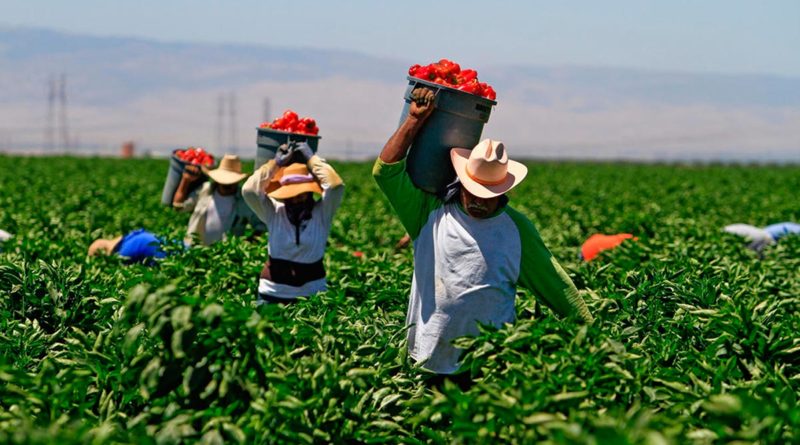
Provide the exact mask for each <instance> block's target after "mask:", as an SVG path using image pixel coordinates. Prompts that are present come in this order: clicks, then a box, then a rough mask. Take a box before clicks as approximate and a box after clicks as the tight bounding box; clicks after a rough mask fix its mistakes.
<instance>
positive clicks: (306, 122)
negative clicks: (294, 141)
mask: <svg viewBox="0 0 800 445" xmlns="http://www.w3.org/2000/svg"><path fill="white" fill-rule="evenodd" d="M260 127H261V128H272V129H273V130H281V131H288V132H289V133H302V134H311V135H316V134H318V133H319V127H317V121H315V120H314V119H312V118H310V117H304V118H302V119H300V117H299V116H298V115H297V113H295V112H294V111H292V110H286V111H284V112H283V116H281V117H279V118H277V119H275V120H274V121H272V122H271V123H270V122H263V123H262V124H261V125H260Z"/></svg>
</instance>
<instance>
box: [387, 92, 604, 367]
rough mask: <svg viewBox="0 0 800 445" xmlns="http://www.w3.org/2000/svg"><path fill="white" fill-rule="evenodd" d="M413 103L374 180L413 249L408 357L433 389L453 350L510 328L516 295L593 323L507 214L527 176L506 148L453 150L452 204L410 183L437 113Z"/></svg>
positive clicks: (534, 241)
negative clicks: (484, 327) (423, 132)
mask: <svg viewBox="0 0 800 445" xmlns="http://www.w3.org/2000/svg"><path fill="white" fill-rule="evenodd" d="M411 98H412V103H411V105H410V107H409V109H408V115H407V116H406V117H405V119H404V120H403V122H402V124H401V125H400V127H399V128H398V129H397V130H396V131H395V132H394V134H393V135H392V136H391V137H390V138H389V140H388V141H387V142H386V145H385V146H384V147H383V150H382V151H381V153H380V156H379V157H378V159H377V160H376V161H375V165H374V167H373V170H372V172H373V176H374V177H375V181H376V182H377V183H378V186H379V187H380V189H381V190H382V191H383V193H384V194H385V195H386V197H387V198H388V199H389V202H390V203H391V205H392V207H393V208H394V210H395V212H396V213H397V215H398V217H399V219H400V222H401V223H402V224H403V226H404V227H405V229H406V231H407V232H408V234H409V235H410V236H411V238H412V239H413V240H414V275H413V279H412V283H411V298H410V300H409V307H408V315H407V318H406V320H407V324H408V326H409V328H408V331H407V338H408V349H409V355H410V356H411V357H412V358H413V359H414V360H415V361H417V362H418V363H420V364H422V366H423V367H424V368H425V369H428V370H430V371H432V372H434V373H436V374H438V375H439V376H437V377H434V380H436V379H440V378H445V377H444V376H446V375H450V374H454V373H456V371H458V369H459V366H460V364H459V357H460V355H461V350H460V349H459V348H457V347H456V346H454V345H453V344H452V340H454V339H456V338H458V337H462V336H465V335H477V334H478V333H479V329H478V326H479V324H481V323H483V324H489V325H492V326H496V327H500V326H502V325H503V324H504V323H511V322H513V321H514V318H515V315H516V312H515V308H514V302H515V298H516V289H517V286H518V285H521V286H523V287H526V288H528V289H530V290H531V291H532V292H533V294H534V295H535V296H536V297H537V298H538V299H540V300H542V301H544V302H546V303H547V304H548V306H550V307H551V308H553V309H554V310H555V311H556V312H557V313H559V314H561V315H569V314H575V315H577V316H578V317H580V318H581V319H583V320H584V321H586V322H589V323H591V322H592V321H593V317H592V315H591V314H590V313H589V309H588V308H587V307H586V304H585V303H584V301H583V299H582V298H581V297H580V295H579V294H578V290H577V289H576V288H575V285H574V284H573V282H572V280H571V279H570V278H569V276H568V275H567V273H566V272H565V271H564V269H563V268H562V267H561V266H560V265H559V264H558V261H556V259H555V258H554V257H553V255H552V254H551V253H550V251H549V250H548V249H547V247H546V246H545V245H544V242H543V241H542V238H541V236H540V235H539V232H538V231H537V230H536V227H535V226H534V225H533V223H532V222H531V221H530V220H529V219H528V218H526V217H525V216H524V215H522V214H521V213H520V212H518V211H516V210H514V209H513V208H511V207H510V206H509V205H508V198H507V196H506V193H507V192H508V191H509V190H511V189H512V188H514V187H516V186H517V185H519V184H520V183H521V182H522V180H523V179H524V178H525V176H526V174H527V170H528V169H527V167H525V166H524V165H523V164H521V163H519V162H515V161H512V160H510V159H509V156H508V151H507V149H506V147H505V145H504V144H503V143H502V142H500V141H496V140H491V139H485V140H483V141H481V142H480V143H478V144H477V145H475V146H474V147H469V148H456V147H454V148H451V149H450V150H449V155H448V156H449V163H450V167H451V168H453V170H454V172H455V174H456V175H457V178H458V181H455V182H454V183H452V184H451V185H449V186H448V190H447V193H445V194H444V196H445V198H441V197H440V196H439V195H436V194H433V193H430V192H427V191H424V190H422V189H420V188H419V187H417V186H416V185H415V184H414V183H413V182H412V180H411V178H410V174H409V172H408V171H407V170H406V162H407V160H406V154H407V153H408V150H409V146H410V145H411V141H413V140H414V137H415V136H416V134H417V133H418V132H419V131H420V129H421V128H423V127H424V125H425V124H426V119H427V118H428V117H429V116H430V115H431V112H432V111H433V102H434V92H433V91H432V90H430V89H428V88H417V89H415V90H414V91H413V92H412V93H411ZM427 148H428V147H426V146H418V147H417V149H419V150H423V151H424V150H426V149H427ZM466 377H467V378H469V376H466Z"/></svg>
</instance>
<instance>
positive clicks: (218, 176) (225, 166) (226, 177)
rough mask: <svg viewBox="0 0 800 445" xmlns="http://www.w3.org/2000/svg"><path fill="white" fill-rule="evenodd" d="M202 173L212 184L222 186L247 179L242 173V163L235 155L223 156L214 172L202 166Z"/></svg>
mask: <svg viewBox="0 0 800 445" xmlns="http://www.w3.org/2000/svg"><path fill="white" fill-rule="evenodd" d="M203 172H205V174H206V175H208V177H209V178H211V179H212V180H213V181H214V182H216V183H217V184H222V185H230V184H236V183H237V182H239V181H241V180H242V179H244V178H246V177H247V174H246V173H242V161H241V160H240V159H239V156H236V155H225V156H224V157H223V158H222V160H221V161H220V162H219V166H218V167H217V168H215V169H214V170H209V169H208V168H206V167H205V166H203Z"/></svg>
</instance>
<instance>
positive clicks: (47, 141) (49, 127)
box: [44, 74, 57, 153]
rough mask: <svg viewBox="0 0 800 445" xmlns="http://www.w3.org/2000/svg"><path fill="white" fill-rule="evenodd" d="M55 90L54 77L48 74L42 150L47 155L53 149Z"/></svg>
mask: <svg viewBox="0 0 800 445" xmlns="http://www.w3.org/2000/svg"><path fill="white" fill-rule="evenodd" d="M56 88H57V87H56V77H55V75H53V74H50V78H49V79H48V80H47V121H46V127H45V129H44V148H45V150H46V151H47V152H48V153H52V151H53V149H55V127H56Z"/></svg>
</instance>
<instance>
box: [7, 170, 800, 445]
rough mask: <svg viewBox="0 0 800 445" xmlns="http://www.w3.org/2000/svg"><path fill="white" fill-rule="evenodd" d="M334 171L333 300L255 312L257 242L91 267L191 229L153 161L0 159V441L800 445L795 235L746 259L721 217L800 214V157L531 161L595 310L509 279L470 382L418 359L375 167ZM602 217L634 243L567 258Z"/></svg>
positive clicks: (537, 193) (572, 270) (403, 257)
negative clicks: (564, 309)
mask: <svg viewBox="0 0 800 445" xmlns="http://www.w3.org/2000/svg"><path fill="white" fill-rule="evenodd" d="M334 165H335V166H336V167H337V169H338V170H339V172H340V173H341V175H342V176H343V178H344V179H345V182H346V184H347V192H346V196H345V200H344V203H343V205H342V207H341V208H340V210H339V213H338V214H337V216H336V218H335V221H334V225H333V228H332V233H331V236H330V239H329V247H328V250H327V254H326V258H325V264H326V267H327V270H328V282H329V288H330V289H329V291H328V292H327V293H325V294H321V295H316V296H313V297H311V298H308V299H304V300H303V301H302V302H300V303H299V304H296V305H293V306H287V307H284V306H275V305H272V306H266V307H262V308H259V309H255V308H254V306H253V305H252V302H253V299H254V293H255V287H256V281H257V280H256V277H257V275H258V272H259V271H260V269H261V266H262V264H263V261H264V260H265V258H266V240H265V239H263V238H262V239H255V240H248V239H247V238H245V237H242V238H234V239H232V240H229V241H227V242H224V243H218V244H217V245H214V246H211V247H206V248H194V249H191V250H190V251H188V252H186V253H184V254H180V255H173V256H170V257H168V258H166V259H165V260H163V261H161V262H160V264H159V265H158V266H157V267H152V268H148V267H145V266H141V265H131V266H125V265H123V263H122V261H120V260H119V259H118V258H115V257H102V258H93V259H89V258H87V256H86V248H87V246H88V244H89V243H90V242H91V241H92V240H93V239H94V238H97V237H100V236H115V235H118V234H122V233H124V232H126V231H128V230H131V229H134V228H138V227H145V228H148V229H149V230H152V231H155V232H157V233H159V234H161V235H163V236H166V237H169V238H181V237H182V236H183V232H184V230H185V226H186V223H187V220H188V215H184V214H176V213H173V212H172V211H171V210H169V209H166V208H163V207H162V206H160V204H159V198H160V195H161V186H162V184H163V180H164V175H165V172H166V168H167V162H166V161H164V160H116V159H84V158H19V157H4V156H0V228H1V229H4V230H7V231H9V232H11V233H13V234H15V237H14V238H12V239H11V240H10V241H9V242H7V243H6V244H5V245H4V246H3V252H2V253H0V443H9V442H10V443H59V444H68V443H138V444H142V443H182V442H195V441H203V442H205V443H237V442H241V443H476V442H480V443H503V442H514V443H537V442H539V443H587V444H595V443H596V444H625V443H637V444H639V443H642V444H668V443H676V444H683V443H714V444H716V443H775V444H785V443H800V400H799V399H800V397H799V395H800V237H787V238H786V239H783V240H781V242H780V243H778V244H777V245H775V246H771V247H769V248H767V249H766V250H765V251H764V256H763V258H758V257H757V256H756V255H755V254H753V253H752V252H750V251H749V250H747V249H746V248H745V242H744V241H743V240H742V239H740V238H738V237H735V236H732V235H729V234H726V233H724V232H722V231H721V227H722V226H724V225H726V224H730V223H735V222H746V223H751V224H755V225H761V226H763V225H766V224H769V223H773V222H779V221H787V220H794V221H798V220H800V194H798V191H800V168H798V167H723V166H707V167H682V166H658V165H650V166H648V165H628V164H559V163H533V164H529V167H530V173H529V175H528V179H526V181H525V182H524V183H523V184H522V185H521V186H520V187H518V188H517V189H515V190H514V191H513V193H512V195H511V203H512V205H514V206H515V207H516V208H518V209H519V210H520V211H522V212H523V213H524V214H526V215H527V216H528V217H530V218H531V219H532V220H533V221H534V222H535V224H536V225H537V226H538V228H539V230H540V232H541V234H542V236H543V237H544V239H545V242H546V243H547V245H548V246H549V247H550V248H551V249H552V251H553V253H554V254H555V256H556V257H557V258H558V259H559V261H560V262H561V263H562V264H563V265H564V267H565V268H566V270H567V271H568V273H569V274H570V276H571V277H572V278H573V280H574V281H575V283H576V285H577V286H578V288H579V289H582V294H583V296H584V298H585V300H586V301H587V304H588V305H589V307H590V308H591V310H592V312H593V313H594V315H595V317H596V319H597V321H596V323H595V324H594V325H592V326H589V327H587V326H582V325H580V324H578V323H576V322H575V321H574V320H570V319H559V318H557V317H555V316H554V315H553V314H552V313H551V312H550V311H549V310H548V309H547V308H544V307H542V306H540V305H537V304H536V303H535V301H533V300H532V298H531V296H530V294H528V293H527V292H526V291H522V290H521V291H520V293H519V294H518V302H517V311H518V321H517V323H516V324H515V325H513V326H506V327H504V328H503V329H500V330H491V329H485V330H483V332H482V334H481V335H480V336H479V337H476V338H471V339H462V340H461V343H462V345H463V346H465V347H467V348H468V349H467V351H468V352H467V354H466V356H465V358H464V363H465V367H466V368H467V369H468V372H470V373H471V374H472V377H473V379H474V381H475V384H474V385H473V386H472V387H471V388H469V389H467V390H464V391H462V390H461V389H460V388H459V387H457V386H455V385H453V384H450V383H449V382H446V383H445V384H444V385H441V386H438V387H437V386H432V385H430V384H426V383H424V381H423V378H424V375H423V374H422V372H421V371H420V370H419V369H418V368H416V367H415V366H413V364H411V363H409V360H408V357H407V354H406V344H405V331H404V323H405V311H406V305H407V301H408V292H409V287H410V282H411V275H412V270H413V262H412V253H411V251H410V250H406V251H400V252H395V251H394V249H393V246H394V244H395V242H396V241H397V240H398V239H399V238H400V237H401V236H402V235H403V230H402V228H401V226H400V224H399V222H398V220H397V218H396V217H395V216H394V214H393V213H392V211H391V209H390V208H389V207H388V204H387V202H386V201H385V200H384V199H383V197H382V195H381V194H380V192H379V191H378V189H377V187H376V186H375V184H374V182H373V180H372V177H371V163H346V164H345V163H334ZM597 232H604V233H616V232H631V233H634V234H636V235H637V236H639V237H640V239H639V241H638V242H630V243H628V242H626V243H625V244H623V246H622V247H620V248H618V249H616V250H613V251H609V252H604V253H603V254H602V255H601V256H600V257H599V258H598V259H597V260H596V261H593V262H590V263H583V262H581V261H579V260H578V257H577V254H578V248H579V246H580V244H581V243H582V242H583V241H584V240H585V239H586V238H587V237H588V236H589V235H591V234H593V233H597ZM355 251H361V252H363V253H364V255H363V257H357V256H354V255H353V253H354V252H355Z"/></svg>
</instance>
